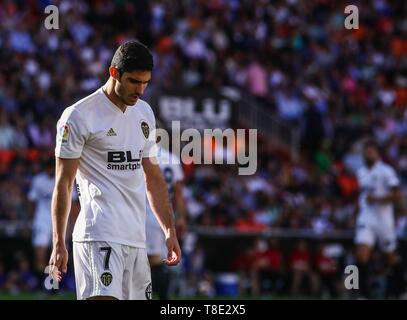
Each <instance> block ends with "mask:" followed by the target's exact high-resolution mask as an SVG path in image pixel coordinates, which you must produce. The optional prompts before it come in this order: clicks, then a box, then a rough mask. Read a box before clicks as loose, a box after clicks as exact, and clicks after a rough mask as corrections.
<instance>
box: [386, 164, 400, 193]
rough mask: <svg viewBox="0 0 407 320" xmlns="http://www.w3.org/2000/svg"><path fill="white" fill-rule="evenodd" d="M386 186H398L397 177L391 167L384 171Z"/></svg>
mask: <svg viewBox="0 0 407 320" xmlns="http://www.w3.org/2000/svg"><path fill="white" fill-rule="evenodd" d="M386 173H387V174H386V180H387V186H388V187H389V188H393V187H398V186H399V185H400V181H399V178H398V177H397V174H396V171H394V169H393V168H389V169H388V170H387V172H386Z"/></svg>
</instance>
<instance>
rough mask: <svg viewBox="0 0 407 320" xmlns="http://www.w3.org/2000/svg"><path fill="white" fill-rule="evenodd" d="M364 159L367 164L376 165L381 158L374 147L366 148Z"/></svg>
mask: <svg viewBox="0 0 407 320" xmlns="http://www.w3.org/2000/svg"><path fill="white" fill-rule="evenodd" d="M364 157H365V161H366V162H367V164H369V165H372V164H374V163H375V162H376V161H377V159H378V158H379V153H378V151H377V150H376V148H374V147H366V148H365V150H364Z"/></svg>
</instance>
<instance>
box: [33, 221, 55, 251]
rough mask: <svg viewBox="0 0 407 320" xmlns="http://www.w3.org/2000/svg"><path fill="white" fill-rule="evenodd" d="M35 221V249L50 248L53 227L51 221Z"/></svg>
mask: <svg viewBox="0 0 407 320" xmlns="http://www.w3.org/2000/svg"><path fill="white" fill-rule="evenodd" d="M46 222H47V221H43V223H39V221H34V223H33V228H32V243H33V245H34V247H49V246H50V245H51V236H52V225H51V221H50V222H49V223H46Z"/></svg>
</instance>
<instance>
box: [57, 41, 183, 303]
mask: <svg viewBox="0 0 407 320" xmlns="http://www.w3.org/2000/svg"><path fill="white" fill-rule="evenodd" d="M152 69H153V58H152V54H151V52H150V51H149V50H148V48H147V47H145V46H144V45H143V44H141V43H140V42H138V41H135V40H132V41H127V42H125V43H123V44H122V45H120V46H119V48H118V49H117V50H116V52H115V54H114V56H113V59H112V62H111V66H110V68H109V74H110V77H109V79H108V81H107V82H106V84H105V85H103V86H102V87H101V88H99V89H98V90H97V91H95V92H94V93H92V94H91V95H89V96H87V97H85V98H84V99H82V100H80V101H78V102H77V103H75V104H74V105H72V106H70V107H68V108H67V109H65V111H64V112H63V114H62V116H61V118H60V119H59V121H58V124H57V129H58V135H57V144H56V148H55V156H56V183H55V189H54V193H53V197H52V224H53V251H52V254H51V258H50V265H51V274H52V275H53V277H54V278H55V279H56V280H58V281H60V280H61V277H62V273H63V272H66V270H67V260H68V252H67V250H66V246H65V231H66V223H67V215H68V212H69V201H68V200H69V197H70V192H71V186H72V184H73V181H74V179H75V177H76V183H77V185H78V193H79V200H80V204H81V211H80V213H79V216H78V218H77V220H76V223H75V227H74V231H73V236H72V239H73V258H74V269H75V281H76V292H77V298H78V299H109V300H111V299H137V300H139V299H140V300H144V299H151V295H152V288H151V271H150V266H149V263H148V259H147V253H146V249H145V247H146V244H145V242H146V238H145V225H146V222H145V220H146V192H147V197H148V200H149V202H150V204H151V207H152V209H153V212H154V214H155V215H156V216H157V219H158V220H159V222H160V225H161V226H162V229H163V231H164V233H165V239H166V245H167V258H166V259H165V263H166V264H167V265H169V266H174V265H177V264H178V262H179V261H180V258H181V250H180V246H179V244H178V240H177V235H176V231H175V225H174V218H173V213H172V208H171V205H170V202H169V197H168V191H167V186H166V183H165V181H164V178H163V176H162V174H161V171H160V168H159V166H158V165H157V161H156V158H155V157H156V155H157V146H156V143H155V135H154V134H153V131H154V129H155V117H154V114H153V111H152V110H151V107H150V106H149V105H148V104H147V103H146V102H145V101H143V100H141V99H140V97H141V95H142V94H143V92H144V90H145V89H146V87H147V84H148V83H149V81H150V79H151V71H152Z"/></svg>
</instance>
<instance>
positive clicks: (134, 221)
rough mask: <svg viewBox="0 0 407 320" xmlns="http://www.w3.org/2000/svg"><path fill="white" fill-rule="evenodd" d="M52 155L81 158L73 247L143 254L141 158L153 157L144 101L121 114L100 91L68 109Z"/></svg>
mask: <svg viewBox="0 0 407 320" xmlns="http://www.w3.org/2000/svg"><path fill="white" fill-rule="evenodd" d="M57 129H58V133H57V144H56V148H55V155H56V156H57V157H60V158H68V159H69V158H80V162H79V168H78V171H77V173H76V183H77V185H78V194H79V200H80V204H81V211H80V213H79V216H78V219H77V221H76V224H75V228H74V232H73V241H110V242H113V243H119V244H123V245H128V246H134V247H139V248H145V217H146V198H145V193H146V189H145V182H144V174H143V169H142V162H141V160H142V158H143V157H155V156H156V155H157V147H156V144H155V136H154V135H153V134H152V132H153V130H154V129H155V117H154V113H153V111H152V110H151V107H150V106H149V105H148V104H147V103H146V102H145V101H143V100H140V99H139V100H138V101H137V103H136V104H135V105H134V106H129V107H127V109H126V111H125V112H124V113H123V112H122V111H121V110H120V109H119V108H118V107H117V106H116V105H115V104H114V103H113V102H111V101H110V100H109V98H108V97H107V96H106V95H105V93H104V92H103V90H102V88H100V89H98V90H97V91H96V92H94V93H93V94H91V95H89V96H87V97H85V98H84V99H82V100H80V101H78V102H77V103H75V104H74V105H72V106H70V107H68V108H67V109H65V111H64V112H63V114H62V116H61V118H60V119H59V121H58V124H57Z"/></svg>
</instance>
